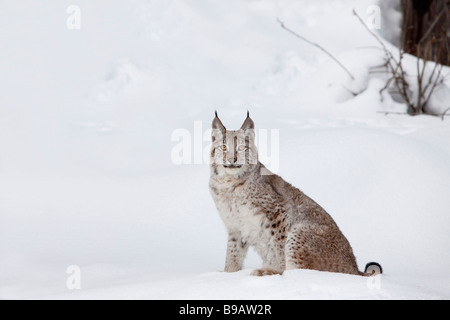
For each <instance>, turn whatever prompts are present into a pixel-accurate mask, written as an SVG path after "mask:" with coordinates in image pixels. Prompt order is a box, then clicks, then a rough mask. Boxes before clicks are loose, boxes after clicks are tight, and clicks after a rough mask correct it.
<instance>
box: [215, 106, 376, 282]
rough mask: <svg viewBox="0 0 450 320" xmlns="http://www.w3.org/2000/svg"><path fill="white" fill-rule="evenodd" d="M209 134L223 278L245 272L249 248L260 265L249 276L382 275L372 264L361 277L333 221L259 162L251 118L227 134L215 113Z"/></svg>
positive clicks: (347, 246) (345, 242) (350, 250)
mask: <svg viewBox="0 0 450 320" xmlns="http://www.w3.org/2000/svg"><path fill="white" fill-rule="evenodd" d="M212 129H213V130H212V148H211V177H210V183H209V187H210V191H211V194H212V197H213V199H214V202H215V204H216V207H217V210H218V211H219V214H220V217H221V218H222V220H223V222H224V224H225V226H226V229H227V232H228V244H227V254H226V261H225V272H237V271H240V270H241V269H242V268H243V263H244V259H245V256H246V254H247V251H248V249H249V247H253V248H254V249H255V251H256V252H257V253H258V254H259V255H260V256H261V259H262V261H263V266H262V268H261V269H258V270H255V271H253V272H252V275H256V276H266V275H275V274H283V272H284V271H285V270H291V269H312V270H319V271H327V272H335V273H347V274H354V275H362V276H369V275H372V274H379V273H381V272H382V269H381V266H380V265H379V264H378V263H375V262H372V263H368V264H367V265H366V269H365V271H364V272H360V271H359V270H358V266H357V263H356V258H355V256H354V254H353V250H352V247H351V246H350V243H349V242H348V240H347V239H346V238H345V236H344V235H343V234H342V232H341V231H340V230H339V228H338V226H337V225H336V223H335V222H334V220H333V219H332V218H331V216H330V215H329V214H328V213H327V212H326V211H325V210H324V209H323V208H322V207H320V206H319V205H318V204H317V203H316V202H314V201H313V200H312V199H311V198H309V197H307V196H306V195H305V194H304V193H303V192H301V191H300V190H299V189H297V188H295V187H293V186H292V185H291V184H289V183H287V182H286V181H284V180H283V179H282V178H281V177H279V176H277V175H275V174H272V173H271V172H270V171H269V170H268V169H267V168H265V166H264V165H263V164H262V163H260V162H259V160H258V151H257V148H256V145H255V130H254V129H255V124H254V122H253V120H252V119H251V118H250V115H249V113H247V118H246V120H245V121H244V123H243V125H242V127H241V128H240V129H239V130H237V131H230V130H227V129H226V128H225V126H224V125H223V124H222V122H221V120H220V119H219V117H218V115H217V112H216V116H215V118H214V120H213V122H212Z"/></svg>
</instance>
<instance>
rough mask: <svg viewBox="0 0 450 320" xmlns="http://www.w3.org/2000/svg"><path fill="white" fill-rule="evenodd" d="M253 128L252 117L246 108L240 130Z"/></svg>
mask: <svg viewBox="0 0 450 320" xmlns="http://www.w3.org/2000/svg"><path fill="white" fill-rule="evenodd" d="M253 129H255V123H254V122H253V120H252V118H250V112H249V111H248V110H247V119H245V121H244V123H243V124H242V127H241V130H244V131H245V130H253Z"/></svg>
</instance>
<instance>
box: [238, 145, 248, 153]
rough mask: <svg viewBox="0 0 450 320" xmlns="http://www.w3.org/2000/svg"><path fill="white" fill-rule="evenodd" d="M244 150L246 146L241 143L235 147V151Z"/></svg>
mask: <svg viewBox="0 0 450 320" xmlns="http://www.w3.org/2000/svg"><path fill="white" fill-rule="evenodd" d="M246 150H247V147H246V146H245V145H243V144H241V145H240V146H238V147H237V151H240V152H242V151H246Z"/></svg>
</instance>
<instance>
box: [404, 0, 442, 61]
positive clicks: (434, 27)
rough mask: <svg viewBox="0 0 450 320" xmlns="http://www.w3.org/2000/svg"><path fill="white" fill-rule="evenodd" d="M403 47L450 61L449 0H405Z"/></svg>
mask: <svg viewBox="0 0 450 320" xmlns="http://www.w3.org/2000/svg"><path fill="white" fill-rule="evenodd" d="M402 11H403V30H402V42H403V50H404V51H405V52H407V53H410V54H413V55H415V56H417V57H419V58H422V59H425V60H428V61H435V62H438V63H440V64H443V65H447V66H449V65H450V50H449V48H450V0H402Z"/></svg>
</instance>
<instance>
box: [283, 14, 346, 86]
mask: <svg viewBox="0 0 450 320" xmlns="http://www.w3.org/2000/svg"><path fill="white" fill-rule="evenodd" d="M277 21H278V23H279V24H280V25H281V27H282V28H283V29H284V30H286V31H287V32H289V33H291V34H292V35H294V36H295V37H297V38H299V39H301V40H303V41H305V42H306V43H308V44H310V45H312V46H314V47H316V48H318V49H319V50H321V51H323V52H324V53H325V54H326V55H328V56H329V57H330V58H331V59H333V61H334V62H336V63H337V64H338V65H339V66H340V67H341V68H342V69H343V70H344V71H345V72H346V73H347V74H348V76H349V77H350V78H351V79H352V80H355V77H354V76H353V75H352V74H351V72H350V71H348V69H347V68H346V67H345V66H344V65H343V64H342V63H341V62H340V61H339V60H338V59H336V57H335V56H333V55H332V54H331V53H330V52H329V51H327V50H326V49H325V48H323V47H322V46H321V45H319V44H317V43H315V42H312V41H310V40H308V39H306V38H305V37H303V36H301V35H299V34H298V33H297V32H295V31H293V30H292V29H289V28H288V27H286V25H285V24H284V22H283V21H281V20H280V19H279V18H277Z"/></svg>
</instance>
